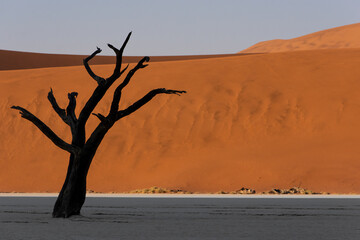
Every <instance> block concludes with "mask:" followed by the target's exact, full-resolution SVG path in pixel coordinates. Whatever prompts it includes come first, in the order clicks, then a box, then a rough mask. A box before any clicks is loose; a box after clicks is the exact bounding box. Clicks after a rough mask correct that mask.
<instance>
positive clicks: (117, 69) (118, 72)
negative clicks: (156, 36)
mask: <svg viewBox="0 0 360 240" xmlns="http://www.w3.org/2000/svg"><path fill="white" fill-rule="evenodd" d="M130 36H131V32H130V33H129V34H128V35H127V37H126V39H125V41H124V43H123V45H122V46H121V48H120V49H117V48H115V47H114V46H113V45H111V44H108V46H109V48H111V49H112V50H113V51H114V52H115V54H116V65H115V69H114V72H113V74H112V75H111V76H110V77H109V78H108V79H107V81H108V82H110V83H109V84H112V83H113V82H114V81H115V80H116V79H118V78H119V77H120V76H121V74H122V73H123V72H124V71H121V63H122V56H123V53H124V49H125V47H126V44H127V43H128V41H129V39H130Z"/></svg>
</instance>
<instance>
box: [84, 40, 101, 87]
mask: <svg viewBox="0 0 360 240" xmlns="http://www.w3.org/2000/svg"><path fill="white" fill-rule="evenodd" d="M96 48H97V49H96V50H95V52H93V53H92V54H91V55H90V56H88V57H87V58H85V59H84V60H83V63H84V66H85V68H86V71H87V72H88V73H89V75H90V76H91V77H92V78H93V79H94V80H95V81H96V82H97V83H98V84H99V85H102V84H105V79H104V78H102V77H99V76H97V75H96V74H95V73H94V72H93V71H92V70H91V68H90V66H89V64H88V62H89V61H90V60H91V59H92V58H93V57H95V56H96V55H97V54H99V53H101V49H100V48H98V47H96Z"/></svg>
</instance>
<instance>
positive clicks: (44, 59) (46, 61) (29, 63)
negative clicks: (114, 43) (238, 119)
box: [0, 50, 239, 70]
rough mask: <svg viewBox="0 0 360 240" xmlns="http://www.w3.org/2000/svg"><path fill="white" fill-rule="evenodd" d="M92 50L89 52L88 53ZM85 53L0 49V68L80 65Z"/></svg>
mask: <svg viewBox="0 0 360 240" xmlns="http://www.w3.org/2000/svg"><path fill="white" fill-rule="evenodd" d="M91 53H92V52H89V55H90V54H91ZM236 55H239V54H214V55H184V56H153V57H150V58H151V61H152V62H162V61H178V60H189V59H205V58H218V57H232V56H236ZM86 57H87V56H85V55H66V54H45V53H32V52H18V51H8V50H0V70H15V69H32V68H47V67H65V66H79V65H82V63H83V59H84V58H86ZM141 58H143V57H142V56H141V57H139V56H130V57H129V56H124V58H123V63H137V62H138V61H139V60H140V59H141ZM114 62H115V56H101V55H99V56H96V58H94V59H92V60H91V62H90V63H91V64H95V65H99V64H112V63H114Z"/></svg>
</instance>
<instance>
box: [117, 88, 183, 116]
mask: <svg viewBox="0 0 360 240" xmlns="http://www.w3.org/2000/svg"><path fill="white" fill-rule="evenodd" d="M161 93H165V94H176V95H179V96H180V94H182V93H186V91H178V90H171V89H165V88H158V89H154V90H151V91H150V92H149V93H148V94H146V95H145V96H144V97H143V98H141V99H140V100H138V101H137V102H135V103H134V104H132V105H131V106H129V107H128V108H126V109H125V110H121V111H119V112H117V116H116V120H119V119H120V118H123V117H125V116H127V115H129V114H131V113H133V112H135V111H136V110H138V109H139V108H141V107H142V106H144V105H145V104H146V103H148V102H149V101H150V100H151V99H153V97H155V96H156V95H158V94H161Z"/></svg>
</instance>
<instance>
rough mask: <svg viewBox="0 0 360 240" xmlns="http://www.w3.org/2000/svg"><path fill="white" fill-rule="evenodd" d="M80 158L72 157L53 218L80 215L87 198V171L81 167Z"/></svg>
mask: <svg viewBox="0 0 360 240" xmlns="http://www.w3.org/2000/svg"><path fill="white" fill-rule="evenodd" d="M81 162H82V161H80V158H79V157H76V156H74V155H73V154H72V155H71V156H70V161H69V166H68V172H67V174H66V179H65V182H64V185H63V187H62V189H61V191H60V193H59V196H58V198H57V200H56V202H55V206H54V210H53V213H52V215H53V217H58V218H59V217H64V218H67V217H70V216H72V215H79V214H80V210H81V207H82V206H83V204H84V202H85V197H86V176H87V172H88V171H87V170H85V169H84V166H81V164H79V163H81Z"/></svg>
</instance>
